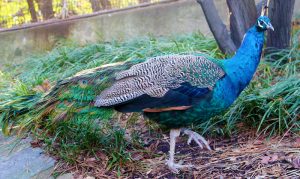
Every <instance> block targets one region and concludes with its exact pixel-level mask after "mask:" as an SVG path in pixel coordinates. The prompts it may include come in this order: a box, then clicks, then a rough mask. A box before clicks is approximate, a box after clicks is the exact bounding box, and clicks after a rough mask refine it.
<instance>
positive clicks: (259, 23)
mask: <svg viewBox="0 0 300 179" xmlns="http://www.w3.org/2000/svg"><path fill="white" fill-rule="evenodd" d="M261 22H263V23H265V21H258V22H257V24H258V26H259V27H261V28H263V25H262V24H261ZM265 24H266V23H265ZM266 25H267V24H266Z"/></svg>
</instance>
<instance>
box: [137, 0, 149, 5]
mask: <svg viewBox="0 0 300 179" xmlns="http://www.w3.org/2000/svg"><path fill="white" fill-rule="evenodd" d="M149 2H151V0H139V3H140V4H142V3H149Z"/></svg>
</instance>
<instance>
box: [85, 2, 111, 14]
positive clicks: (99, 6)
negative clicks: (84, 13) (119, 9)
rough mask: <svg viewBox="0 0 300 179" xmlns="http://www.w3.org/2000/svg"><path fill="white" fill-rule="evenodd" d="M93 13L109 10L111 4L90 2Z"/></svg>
mask: <svg viewBox="0 0 300 179" xmlns="http://www.w3.org/2000/svg"><path fill="white" fill-rule="evenodd" d="M90 3H91V6H92V9H93V12H97V11H100V10H103V9H111V3H110V1H109V0H90Z"/></svg>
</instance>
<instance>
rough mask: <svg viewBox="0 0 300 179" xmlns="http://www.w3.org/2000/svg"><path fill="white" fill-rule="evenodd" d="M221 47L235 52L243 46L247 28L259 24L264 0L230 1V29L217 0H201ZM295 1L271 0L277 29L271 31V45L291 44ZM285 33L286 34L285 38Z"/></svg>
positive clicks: (228, 0)
mask: <svg viewBox="0 0 300 179" xmlns="http://www.w3.org/2000/svg"><path fill="white" fill-rule="evenodd" d="M197 2H198V3H199V4H200V5H201V7H202V10H203V12H204V15H205V18H206V20H207V23H208V25H209V28H210V30H211V31H212V33H213V35H214V37H215V39H216V41H217V43H218V45H219V48H220V49H221V50H222V52H223V53H228V54H232V53H234V52H235V51H236V49H237V48H238V47H239V46H240V44H241V41H242V39H243V36H244V34H245V33H246V31H247V29H248V28H249V27H250V26H252V25H253V24H254V23H255V20H256V18H257V17H258V16H259V14H260V13H258V12H261V11H262V7H263V6H264V5H265V4H266V0H261V1H260V2H259V3H258V4H257V5H255V1H254V0H240V1H237V0H226V2H227V5H228V9H229V11H230V31H228V29H227V28H226V26H225V25H224V23H223V21H222V20H221V18H220V16H219V15H218V12H217V9H216V7H215V4H214V2H213V0H197ZM294 3H295V0H269V5H270V8H269V17H270V19H271V21H272V24H274V28H275V31H274V32H270V35H269V38H268V43H267V45H268V47H276V48H286V47H289V45H290V43H289V42H290V32H291V20H292V19H291V18H292V14H293V9H294ZM283 36H284V37H283Z"/></svg>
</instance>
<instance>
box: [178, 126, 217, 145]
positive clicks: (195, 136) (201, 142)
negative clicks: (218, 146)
mask: <svg viewBox="0 0 300 179" xmlns="http://www.w3.org/2000/svg"><path fill="white" fill-rule="evenodd" d="M183 133H185V134H186V135H188V136H189V139H188V142H187V143H188V144H189V145H190V143H191V141H192V140H193V141H195V142H196V143H197V144H198V145H199V147H200V148H201V149H203V145H204V146H205V147H206V148H207V149H208V150H211V148H210V146H209V145H208V142H207V141H206V140H205V138H204V137H202V136H201V135H200V134H198V133H197V132H194V131H191V130H189V129H183Z"/></svg>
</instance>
